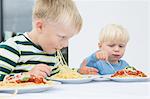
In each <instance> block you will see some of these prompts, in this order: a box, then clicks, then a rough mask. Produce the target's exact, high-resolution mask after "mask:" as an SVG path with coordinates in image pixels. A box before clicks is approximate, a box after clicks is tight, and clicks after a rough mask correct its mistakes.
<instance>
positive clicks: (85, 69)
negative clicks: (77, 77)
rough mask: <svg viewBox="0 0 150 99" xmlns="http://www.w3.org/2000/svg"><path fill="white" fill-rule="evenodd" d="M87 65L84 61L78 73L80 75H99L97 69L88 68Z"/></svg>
mask: <svg viewBox="0 0 150 99" xmlns="http://www.w3.org/2000/svg"><path fill="white" fill-rule="evenodd" d="M86 63H87V62H86V59H84V60H83V62H82V64H81V67H80V69H79V71H78V72H79V73H81V74H94V75H96V74H98V70H97V69H96V68H94V67H88V66H87V65H86Z"/></svg>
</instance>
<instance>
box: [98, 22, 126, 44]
mask: <svg viewBox="0 0 150 99" xmlns="http://www.w3.org/2000/svg"><path fill="white" fill-rule="evenodd" d="M99 40H100V44H102V43H104V42H107V41H112V42H123V43H127V42H128V41H129V34H128V32H127V30H126V29H125V28H123V27H122V26H121V25H117V24H109V25H106V26H105V27H104V28H103V29H102V30H101V32H100V39H99Z"/></svg>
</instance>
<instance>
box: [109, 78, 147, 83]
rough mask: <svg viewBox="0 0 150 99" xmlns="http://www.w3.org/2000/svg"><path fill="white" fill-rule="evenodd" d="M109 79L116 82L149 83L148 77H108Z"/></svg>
mask: <svg viewBox="0 0 150 99" xmlns="http://www.w3.org/2000/svg"><path fill="white" fill-rule="evenodd" d="M109 79H110V80H113V81H118V82H140V81H149V80H150V77H135V78H131V77H126V78H113V77H110V78H109Z"/></svg>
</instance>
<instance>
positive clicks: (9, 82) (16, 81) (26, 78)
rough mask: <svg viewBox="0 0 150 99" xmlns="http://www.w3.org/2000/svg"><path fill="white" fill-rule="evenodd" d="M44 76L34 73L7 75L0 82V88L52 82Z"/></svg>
mask: <svg viewBox="0 0 150 99" xmlns="http://www.w3.org/2000/svg"><path fill="white" fill-rule="evenodd" d="M51 83H52V82H50V81H49V82H47V81H46V80H45V79H43V78H42V77H36V76H34V75H22V74H16V75H14V76H6V77H5V78H4V81H1V82H0V88H14V87H15V88H18V87H29V86H37V85H46V84H51Z"/></svg>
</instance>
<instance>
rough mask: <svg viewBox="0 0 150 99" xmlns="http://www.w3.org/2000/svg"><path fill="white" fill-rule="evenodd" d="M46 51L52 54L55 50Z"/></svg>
mask: <svg viewBox="0 0 150 99" xmlns="http://www.w3.org/2000/svg"><path fill="white" fill-rule="evenodd" d="M45 52H46V53H49V54H54V53H56V50H50V51H45Z"/></svg>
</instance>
